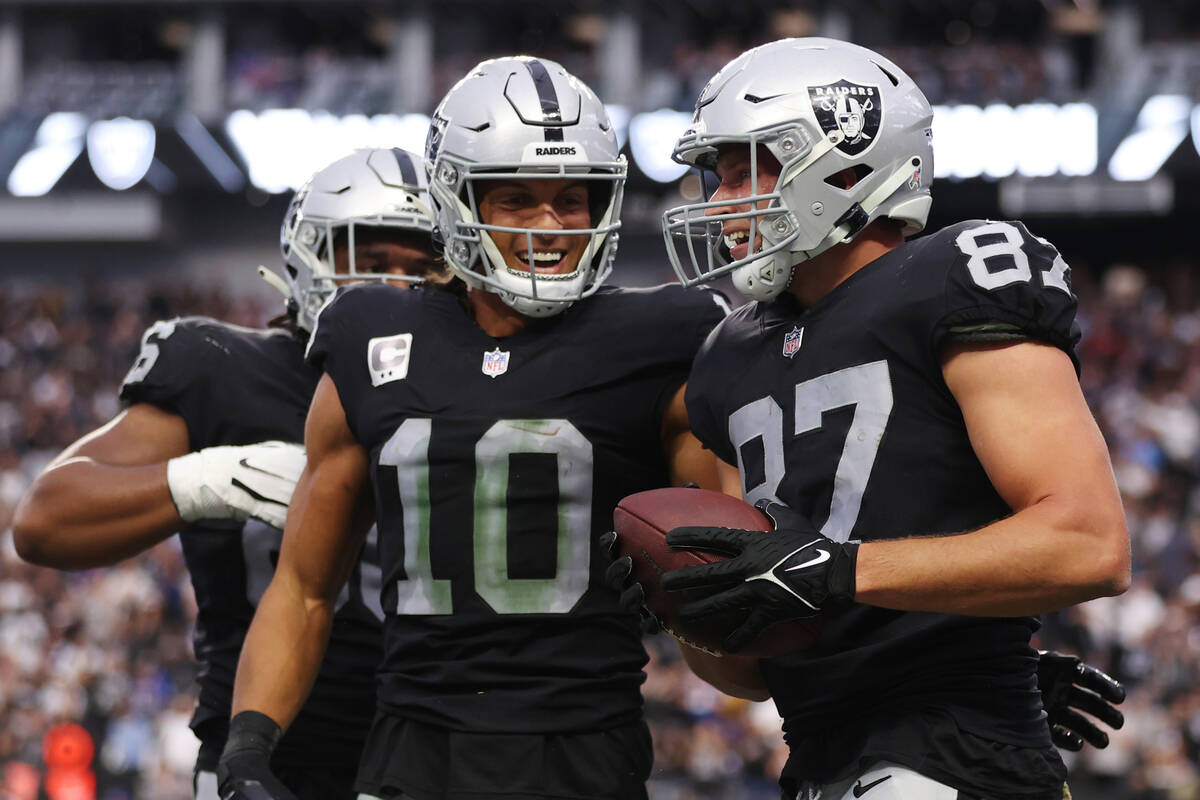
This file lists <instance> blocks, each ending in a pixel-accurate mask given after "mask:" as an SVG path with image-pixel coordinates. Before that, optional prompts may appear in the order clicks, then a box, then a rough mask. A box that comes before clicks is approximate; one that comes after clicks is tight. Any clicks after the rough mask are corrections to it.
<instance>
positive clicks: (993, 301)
mask: <svg viewBox="0 0 1200 800" xmlns="http://www.w3.org/2000/svg"><path fill="white" fill-rule="evenodd" d="M929 244H930V248H928V250H929V251H928V252H926V253H923V254H922V258H928V259H934V260H936V261H938V262H940V263H942V264H946V265H948V271H947V272H945V273H944V274H945V283H944V286H943V288H942V290H941V292H940V294H941V302H940V305H941V308H940V310H939V311H938V313H935V315H934V320H933V329H932V332H931V336H930V344H931V346H932V347H933V349H934V351H935V352H938V351H940V349H941V348H942V347H943V346H945V345H946V344H949V343H951V342H956V341H965V342H987V341H1014V340H1023V339H1030V340H1036V341H1041V342H1046V343H1048V344H1051V345H1054V346H1055V347H1058V348H1060V349H1062V350H1063V351H1064V352H1066V353H1067V355H1069V356H1070V357H1071V360H1072V362H1074V364H1075V368H1076V371H1078V369H1079V362H1078V359H1077V358H1076V355H1075V346H1076V345H1077V344H1078V342H1079V337H1080V331H1079V325H1078V324H1077V322H1076V320H1075V312H1076V307H1077V303H1076V299H1075V294H1074V292H1073V291H1072V289H1071V270H1070V267H1068V266H1067V263H1066V261H1065V260H1064V259H1063V257H1062V256H1061V255H1060V254H1059V252H1058V250H1057V249H1055V247H1054V245H1052V244H1051V243H1050V242H1048V241H1046V240H1045V239H1042V238H1041V237H1038V236H1035V235H1034V234H1032V233H1030V231H1029V230H1028V229H1027V228H1026V227H1025V225H1024V224H1022V223H1020V222H995V221H981V220H975V221H972V222H966V223H961V224H959V225H955V226H953V227H951V228H947V229H945V230H943V231H941V232H940V233H938V234H936V235H935V236H934V237H933V241H931V242H930V243H929ZM936 272H938V270H935V273H936Z"/></svg>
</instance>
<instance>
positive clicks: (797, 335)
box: [783, 327, 804, 358]
mask: <svg viewBox="0 0 1200 800" xmlns="http://www.w3.org/2000/svg"><path fill="white" fill-rule="evenodd" d="M803 339H804V328H799V327H794V328H792V330H791V332H790V333H788V334H785V335H784V337H783V354H784V355H785V356H787V357H788V358H791V357H792V356H794V355H796V353H799V352H800V342H801V340H803Z"/></svg>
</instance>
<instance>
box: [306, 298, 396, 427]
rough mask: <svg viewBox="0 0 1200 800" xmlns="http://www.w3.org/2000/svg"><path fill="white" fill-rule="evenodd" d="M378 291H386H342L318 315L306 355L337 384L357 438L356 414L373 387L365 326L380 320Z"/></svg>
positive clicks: (368, 336)
mask: <svg viewBox="0 0 1200 800" xmlns="http://www.w3.org/2000/svg"><path fill="white" fill-rule="evenodd" d="M378 288H386V287H382V285H381V284H357V285H351V286H343V287H342V288H340V289H338V291H337V293H336V294H334V295H333V296H332V297H331V298H330V299H329V301H328V302H327V303H326V304H325V305H324V306H322V307H321V310H320V312H318V314H317V317H316V324H315V325H314V326H313V331H312V336H311V337H309V340H308V349H307V350H306V351H305V358H306V359H307V360H308V363H309V364H310V365H312V366H313V367H315V368H317V369H319V370H321V371H322V372H324V373H325V374H326V375H328V376H329V377H330V378H331V379H332V380H333V383H334V386H336V387H337V390H338V398H339V399H340V400H341V403H342V408H343V409H344V410H345V412H346V420H347V423H348V424H349V425H350V429H351V432H352V433H354V435H355V436H356V437H357V436H358V433H359V432H358V430H357V429H356V427H355V424H354V421H355V420H356V419H357V413H356V412H357V409H359V407H360V405H361V403H362V402H363V400H364V399H365V396H366V393H367V390H368V389H369V388H370V385H371V377H370V374H369V370H368V364H367V350H368V346H369V338H370V334H369V331H368V330H367V327H366V325H365V322H366V321H368V320H371V319H376V318H378V317H379V316H380V315H379V309H378V303H376V302H374V300H375V298H374V296H373V295H374V294H375V293H376V292H374V291H373V290H376V289H378Z"/></svg>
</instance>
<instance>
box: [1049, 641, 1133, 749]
mask: <svg viewBox="0 0 1200 800" xmlns="http://www.w3.org/2000/svg"><path fill="white" fill-rule="evenodd" d="M1037 674H1038V686H1039V687H1040V688H1041V690H1042V705H1043V706H1044V707H1045V708H1046V722H1048V723H1049V725H1050V738H1051V739H1053V740H1054V743H1055V744H1056V745H1058V746H1059V747H1061V748H1062V749H1064V750H1072V751H1078V750H1082V749H1083V745H1084V743H1085V742H1086V743H1087V744H1090V745H1091V746H1092V747H1096V748H1104V747H1107V746H1108V734H1107V733H1105V732H1104V731H1102V730H1100V728H1099V727H1097V726H1096V724H1095V723H1093V722H1092V721H1091V720H1089V719H1088V718H1087V717H1085V716H1083V714H1080V713H1079V712H1080V711H1084V712H1087V713H1088V714H1091V715H1092V716H1093V717H1095V718H1096V719H1098V720H1100V721H1101V722H1103V723H1104V724H1105V725H1107V726H1108V727H1110V728H1112V729H1113V730H1117V729H1119V728H1120V727H1121V726H1122V725H1124V724H1125V715H1123V714H1122V713H1121V712H1120V711H1118V710H1117V709H1116V708H1114V706H1115V705H1117V704H1118V703H1120V702H1121V701H1122V700H1124V699H1125V687H1124V686H1122V685H1121V684H1120V682H1119V681H1117V680H1115V679H1113V678H1111V677H1109V676H1108V675H1106V674H1105V673H1103V672H1101V671H1100V670H1098V669H1096V668H1095V667H1093V666H1089V665H1088V664H1085V663H1083V660H1082V659H1080V658H1079V657H1078V656H1071V655H1066V654H1065V653H1057V652H1055V651H1053V650H1039V651H1038V671H1037Z"/></svg>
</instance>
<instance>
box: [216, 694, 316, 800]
mask: <svg viewBox="0 0 1200 800" xmlns="http://www.w3.org/2000/svg"><path fill="white" fill-rule="evenodd" d="M282 735H283V732H282V731H281V730H280V728H279V726H278V725H276V724H275V721H274V720H272V719H271V718H270V717H268V716H267V715H266V714H260V713H259V712H257V711H242V712H241V713H239V714H236V715H234V717H233V719H231V720H230V721H229V738H227V739H226V740H225V750H224V752H222V753H221V760H220V762H219V763H218V764H217V780H218V782H219V789H218V791H219V793H220V795H221V800H297V798H296V795H294V794H293V793H292V792H291V790H289V789H288V788H287V787H286V786H284V785H283V783H282V782H281V781H280V780H279V779H278V778H276V777H275V775H274V773H272V772H271V753H273V752H274V751H275V745H276V744H277V743H278V742H279V737H280V736H282Z"/></svg>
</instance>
